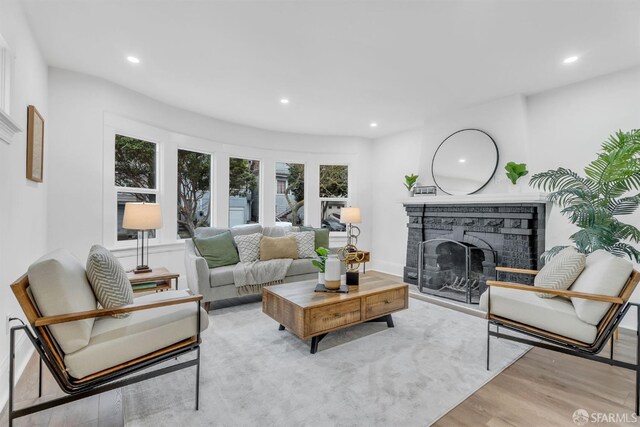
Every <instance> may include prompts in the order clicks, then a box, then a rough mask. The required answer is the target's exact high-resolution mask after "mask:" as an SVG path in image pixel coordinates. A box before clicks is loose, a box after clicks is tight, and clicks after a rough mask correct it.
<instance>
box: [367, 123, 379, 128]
mask: <svg viewBox="0 0 640 427" xmlns="http://www.w3.org/2000/svg"><path fill="white" fill-rule="evenodd" d="M369 126H371V127H372V128H377V127H378V124H377V123H376V122H373V123H371V124H369Z"/></svg>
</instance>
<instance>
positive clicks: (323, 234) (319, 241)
mask: <svg viewBox="0 0 640 427" xmlns="http://www.w3.org/2000/svg"><path fill="white" fill-rule="evenodd" d="M300 231H313V232H314V233H316V239H315V246H316V249H318V248H327V249H328V248H329V229H328V228H313V227H300Z"/></svg>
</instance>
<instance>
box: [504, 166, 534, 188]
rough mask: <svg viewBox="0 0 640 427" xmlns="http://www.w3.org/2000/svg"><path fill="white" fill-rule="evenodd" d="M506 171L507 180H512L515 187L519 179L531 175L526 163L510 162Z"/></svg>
mask: <svg viewBox="0 0 640 427" xmlns="http://www.w3.org/2000/svg"><path fill="white" fill-rule="evenodd" d="M504 169H505V170H506V171H507V178H509V179H510V180H511V182H512V183H513V185H515V184H516V182H517V181H518V179H520V178H521V177H523V176H525V175H526V174H528V173H529V171H528V170H527V165H526V163H516V162H509V163H507V164H506V165H505V167H504Z"/></svg>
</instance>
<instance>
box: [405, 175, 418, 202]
mask: <svg viewBox="0 0 640 427" xmlns="http://www.w3.org/2000/svg"><path fill="white" fill-rule="evenodd" d="M416 181H418V175H414V174H411V175H405V176H404V186H405V187H406V189H407V195H408V196H409V197H413V187H414V186H415V185H416Z"/></svg>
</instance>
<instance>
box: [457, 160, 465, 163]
mask: <svg viewBox="0 0 640 427" xmlns="http://www.w3.org/2000/svg"><path fill="white" fill-rule="evenodd" d="M458 161H459V162H460V163H464V162H466V161H467V159H458Z"/></svg>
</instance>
